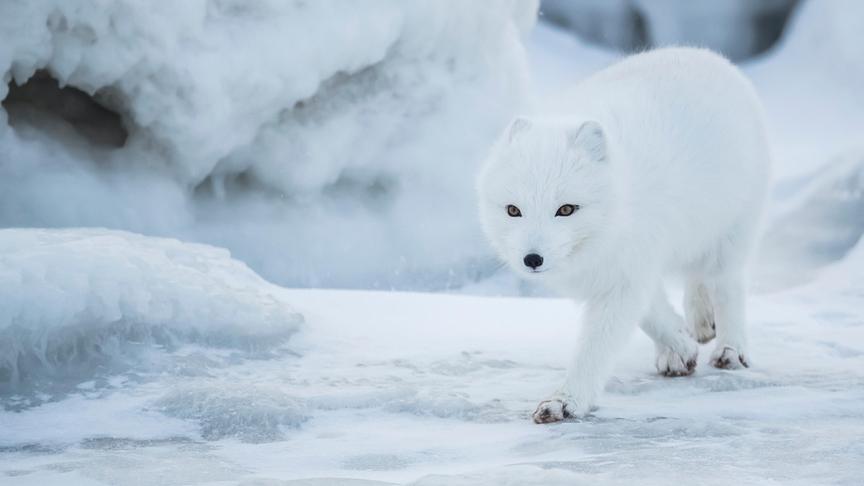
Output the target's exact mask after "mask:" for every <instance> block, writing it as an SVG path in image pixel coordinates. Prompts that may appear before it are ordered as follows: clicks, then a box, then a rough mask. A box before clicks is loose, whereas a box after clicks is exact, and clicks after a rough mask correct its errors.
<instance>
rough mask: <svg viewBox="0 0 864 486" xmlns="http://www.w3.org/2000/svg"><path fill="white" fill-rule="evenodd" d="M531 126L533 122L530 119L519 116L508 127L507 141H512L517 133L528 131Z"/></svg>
mask: <svg viewBox="0 0 864 486" xmlns="http://www.w3.org/2000/svg"><path fill="white" fill-rule="evenodd" d="M530 128H531V122H530V121H528V119H527V118H522V117H517V118H515V119H514V120H513V121H512V122H510V126H509V127H507V137H506V140H507V142H508V143H509V142H512V141H513V139H514V138H516V136H517V135H519V134H520V133H522V132H526V131H528V130H529V129H530Z"/></svg>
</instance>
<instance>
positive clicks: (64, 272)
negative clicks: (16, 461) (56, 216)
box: [0, 230, 301, 394]
mask: <svg viewBox="0 0 864 486" xmlns="http://www.w3.org/2000/svg"><path fill="white" fill-rule="evenodd" d="M278 291H279V289H278V288H276V287H274V286H273V285H271V284H269V283H267V282H265V281H264V280H262V279H261V278H260V277H259V276H258V275H256V274H255V273H254V272H252V271H251V270H249V268H248V267H246V266H245V265H244V264H242V263H240V262H238V261H236V260H233V259H231V258H230V256H229V254H228V252H227V251H225V250H222V249H217V248H212V247H208V246H204V245H195V244H184V243H181V242H179V241H176V240H168V239H161V238H147V237H143V236H138V235H134V234H130V233H124V232H118V231H106V230H50V231H49V230H2V231H0V295H3V306H2V307H0V394H2V393H4V392H9V393H11V392H21V391H33V390H37V391H38V390H39V389H40V387H42V386H43V385H44V386H48V387H56V386H61V387H62V384H63V383H64V381H69V382H71V383H75V384H77V383H79V382H81V381H85V380H87V379H90V378H92V376H93V374H94V373H95V372H96V371H101V372H103V373H104V372H112V371H113V372H117V371H119V370H122V369H124V368H125V367H126V366H128V365H131V364H138V365H139V368H138V371H141V370H146V368H147V366H146V363H144V364H142V363H141V360H142V359H144V358H143V357H142V356H143V355H144V354H147V353H152V352H153V351H154V350H157V349H168V350H171V349H174V348H176V347H177V346H179V345H181V344H186V343H197V344H201V345H209V346H214V347H219V348H227V349H238V350H244V351H250V352H260V351H266V350H269V349H273V348H275V347H276V346H278V345H280V344H282V343H285V342H286V341H287V340H288V338H289V337H290V336H291V335H292V334H293V333H294V332H295V331H296V330H297V328H298V324H299V323H300V321H301V316H300V315H299V314H298V313H296V312H295V311H294V310H293V309H292V307H291V306H289V305H288V304H287V303H285V302H284V301H283V300H282V299H281V298H280V297H279V295H278ZM154 345H155V346H156V347H155V348H154ZM151 358H152V356H148V358H147V359H151ZM151 364H152V363H151Z"/></svg>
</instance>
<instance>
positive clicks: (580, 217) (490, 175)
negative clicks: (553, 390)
mask: <svg viewBox="0 0 864 486" xmlns="http://www.w3.org/2000/svg"><path fill="white" fill-rule="evenodd" d="M609 155H610V154H609V151H608V147H607V137H606V134H605V133H604V131H603V128H602V127H601V126H600V125H599V124H598V123H596V122H593V121H587V122H581V123H573V122H568V121H566V120H537V119H526V118H517V119H516V120H515V121H513V122H512V123H511V124H510V125H509V127H508V128H507V129H506V130H505V131H504V133H503V134H502V136H501V137H500V139H499V140H498V142H497V143H496V144H495V146H494V147H493V149H492V153H491V154H490V156H489V158H488V160H487V161H486V163H485V165H484V167H483V169H482V170H481V172H480V175H479V178H478V195H479V200H480V219H481V222H482V225H483V229H484V232H485V233H486V235H487V237H488V238H489V240H490V242H491V243H492V246H493V247H494V248H495V250H496V251H497V252H498V254H499V256H500V257H501V258H502V259H503V260H504V261H505V262H506V263H508V264H509V265H510V266H511V267H512V268H513V269H514V270H515V271H516V272H517V274H520V275H523V276H526V277H529V278H531V277H539V276H540V275H555V274H559V275H560V274H561V273H563V272H566V270H567V269H568V268H571V269H572V268H573V267H574V265H573V264H574V263H576V264H577V266H578V260H579V259H580V258H590V256H589V255H587V254H586V252H584V251H581V250H584V249H585V247H586V245H588V244H590V243H596V240H597V238H598V237H600V236H601V233H602V230H603V229H604V225H605V224H606V220H607V216H608V213H609V211H610V208H611V204H612V201H611V199H612V194H611V173H610V172H611V171H610V168H609V165H610V163H611V161H610V160H609Z"/></svg>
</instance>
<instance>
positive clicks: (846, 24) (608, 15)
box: [0, 0, 864, 486]
mask: <svg viewBox="0 0 864 486" xmlns="http://www.w3.org/2000/svg"><path fill="white" fill-rule="evenodd" d="M537 19H538V5H537V4H536V3H535V2H532V1H530V0H486V1H484V2H465V1H461V0H435V1H416V2H404V1H399V0H389V1H388V0H366V1H363V2H357V1H353V0H341V1H340V0H329V1H328V0H315V1H302V0H297V1H290V2H289V1H281V0H256V1H241V0H196V1H193V0H189V1H184V2H175V4H172V6H171V8H170V9H167V8H165V6H164V5H162V4H161V3H157V2H143V1H135V0H110V1H109V0H80V1H74V2H70V1H60V0H40V1H24V0H7V1H3V2H0V73H2V74H3V82H2V83H0V100H2V109H0V228H3V229H0V484H3V485H6V484H9V485H32V484H39V485H40V486H44V485H47V484H85V485H89V484H190V483H200V484H246V485H282V484H295V485H312V484H314V485H318V484H350V485H354V484H358V485H362V484H394V483H395V484H406V483H410V484H421V485H436V484H458V485H463V484H464V485H469V484H470V485H474V484H489V485H493V484H495V485H497V484H514V485H515V484H538V485H540V484H542V485H549V484H582V483H585V484H589V483H590V484H632V482H633V481H634V480H638V481H639V484H658V485H665V484H669V483H671V482H672V481H679V482H684V483H692V482H693V481H699V482H700V484H724V485H725V484H730V483H732V484H801V485H811V484H849V485H851V484H859V483H860V481H861V477H864V242H861V241H860V240H861V234H862V232H864V4H861V2H858V1H857V0H809V1H798V2H796V1H794V0H760V1H758V2H757V1H745V0H734V1H733V0H728V1H724V2H693V1H686V0H675V1H673V0H669V1H660V0H616V1H611V0H608V1H600V0H578V1H576V0H574V1H565V0H560V1H556V0H546V1H544V3H543V5H542V7H541V8H540V17H539V19H540V20H539V21H538V20H537ZM670 43H689V44H698V45H707V46H710V47H712V48H715V49H717V50H721V51H723V52H724V53H726V54H727V55H728V56H730V57H731V58H732V59H734V60H735V61H736V62H738V63H739V65H740V66H741V68H742V69H743V70H744V72H745V74H747V75H748V76H749V77H750V78H751V79H752V80H753V82H754V83H755V84H756V87H757V89H758V90H759V92H760V94H761V95H762V97H763V100H764V102H765V105H766V109H767V111H768V115H769V123H770V131H771V136H772V141H773V148H774V152H775V158H776V160H775V187H774V190H773V193H772V197H771V205H770V208H769V217H768V221H767V224H766V232H765V237H764V241H763V244H762V247H761V249H760V252H759V255H758V257H757V258H756V262H755V264H754V268H753V292H752V293H751V298H750V306H751V330H752V335H753V338H752V341H753V354H754V356H753V361H754V366H753V367H752V368H750V369H748V370H744V371H735V372H727V371H721V370H715V369H712V368H710V367H708V366H707V363H705V362H704V356H706V355H707V349H703V350H702V353H701V354H702V355H703V359H702V360H701V362H700V366H699V368H698V369H697V372H696V374H695V375H694V376H692V377H689V378H684V379H674V380H670V379H664V378H661V377H659V376H657V375H655V374H654V373H653V365H652V363H653V346H652V344H651V343H650V341H649V340H648V338H646V337H644V336H642V335H641V334H639V335H634V337H633V339H632V340H631V342H630V343H629V344H628V346H627V349H626V350H625V352H624V354H623V356H622V359H621V361H620V363H619V365H618V367H617V368H616V371H615V375H614V377H613V378H612V380H610V382H609V384H608V386H607V394H606V397H605V398H604V399H603V400H602V402H601V408H600V409H599V410H598V411H597V412H596V413H595V414H594V415H593V416H592V417H590V418H588V419H587V420H584V421H579V422H568V423H563V424H557V425H553V426H545V427H540V426H536V425H534V424H532V423H530V420H529V418H528V414H529V412H530V411H532V410H533V407H534V405H536V402H537V401H538V400H539V399H540V398H542V397H544V396H545V395H546V394H547V393H548V392H549V391H551V389H552V387H553V386H554V385H555V384H556V383H557V382H558V381H559V380H560V379H561V377H562V375H563V373H564V369H563V365H564V363H566V356H567V354H568V352H569V350H570V343H571V342H572V338H573V336H574V335H575V334H576V333H577V332H578V326H579V322H578V315H579V313H578V310H579V309H578V307H577V306H576V305H574V304H573V303H572V302H569V301H567V300H563V299H557V298H553V296H551V295H548V294H547V293H546V292H545V291H543V290H542V289H537V288H532V287H529V286H526V285H525V284H521V283H519V282H518V281H517V280H516V279H515V278H514V277H512V276H511V275H509V274H508V273H507V271H506V270H505V269H501V268H500V265H499V264H498V263H497V262H496V260H495V258H494V256H493V255H492V254H491V251H490V249H489V248H488V245H487V244H486V243H485V242H484V241H483V239H482V236H481V234H480V232H479V228H478V224H477V221H476V211H475V203H474V199H473V198H474V193H473V185H474V174H475V170H476V168H477V165H478V163H479V162H480V160H482V158H483V156H484V155H485V152H486V150H487V149H488V146H489V144H490V142H491V140H492V139H493V138H494V137H495V136H496V134H497V132H498V131H499V130H500V129H501V128H502V127H503V126H504V125H505V124H506V123H507V121H508V119H509V117H511V116H512V115H513V114H514V113H517V112H519V111H520V110H523V109H526V107H530V106H532V104H534V103H535V102H536V101H537V100H538V99H542V98H543V97H545V96H549V95H550V94H552V93H554V92H555V91H556V90H558V89H561V88H563V87H566V86H568V85H569V84H571V83H573V82H575V81H578V80H579V79H581V78H583V77H585V76H587V75H589V74H591V73H592V72H594V71H596V70H598V69H600V68H602V67H604V66H606V65H608V64H610V63H612V62H614V61H615V60H617V59H620V58H621V57H622V56H624V55H625V54H626V52H628V51H631V50H638V49H641V48H645V47H647V46H652V45H666V44H670ZM324 289H331V290H324ZM334 289H353V290H334ZM382 290H386V291H388V292H382ZM390 290H394V291H398V292H389V291H390ZM406 291H411V292H414V293H408V292H406ZM419 291H422V292H426V293H416V292H419ZM674 292H676V290H675V289H674V284H673V293H674ZM541 329H542V332H539V330H541ZM550 336H554V338H553V339H550ZM316 478H317V479H316ZM325 478H329V479H325ZM337 478H340V479H337Z"/></svg>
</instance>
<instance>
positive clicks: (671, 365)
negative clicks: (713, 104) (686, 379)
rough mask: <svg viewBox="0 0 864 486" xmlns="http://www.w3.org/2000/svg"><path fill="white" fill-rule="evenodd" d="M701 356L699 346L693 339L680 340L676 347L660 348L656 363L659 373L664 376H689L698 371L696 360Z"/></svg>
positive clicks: (658, 348)
mask: <svg viewBox="0 0 864 486" xmlns="http://www.w3.org/2000/svg"><path fill="white" fill-rule="evenodd" d="M698 356H699V346H698V345H697V344H696V341H694V340H693V339H692V338H690V337H689V336H687V337H686V338H682V339H679V340H678V342H677V344H676V346H675V347H674V348H673V347H670V346H658V347H657V360H656V361H655V362H654V364H655V366H656V367H657V372H658V373H660V374H661V375H663V376H670V377H673V376H688V375H692V374H693V372H694V371H695V370H696V358H697V357H698Z"/></svg>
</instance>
